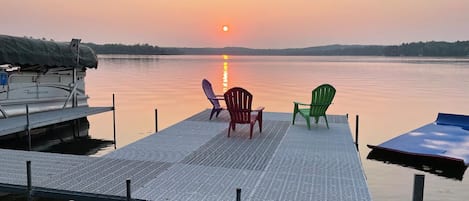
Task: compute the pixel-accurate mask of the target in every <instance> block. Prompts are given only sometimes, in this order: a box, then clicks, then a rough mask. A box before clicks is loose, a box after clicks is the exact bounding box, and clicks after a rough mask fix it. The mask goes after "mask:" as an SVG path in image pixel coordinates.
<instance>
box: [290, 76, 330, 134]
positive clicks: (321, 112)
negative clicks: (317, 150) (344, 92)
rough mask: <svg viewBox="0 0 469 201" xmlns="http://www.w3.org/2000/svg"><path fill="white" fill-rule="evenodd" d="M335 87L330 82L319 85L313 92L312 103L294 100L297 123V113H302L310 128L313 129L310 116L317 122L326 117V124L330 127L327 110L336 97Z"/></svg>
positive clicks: (294, 116)
mask: <svg viewBox="0 0 469 201" xmlns="http://www.w3.org/2000/svg"><path fill="white" fill-rule="evenodd" d="M334 95H335V88H334V87H333V86H332V85H330V84H323V85H321V86H318V87H317V88H316V89H314V90H313V92H312V97H311V104H305V103H300V102H293V103H294V104H295V107H294V109H293V121H292V124H295V118H296V114H297V113H300V114H301V116H303V117H304V118H305V119H306V124H307V125H308V129H311V125H310V117H314V120H315V122H316V124H317V123H318V121H319V117H321V116H322V117H324V119H325V120H326V126H327V128H329V124H328V123H327V116H326V110H327V108H328V107H329V105H330V104H331V103H332V99H334Z"/></svg>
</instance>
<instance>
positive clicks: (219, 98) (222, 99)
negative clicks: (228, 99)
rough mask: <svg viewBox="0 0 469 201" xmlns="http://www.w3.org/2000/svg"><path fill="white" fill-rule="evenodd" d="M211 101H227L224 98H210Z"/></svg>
mask: <svg viewBox="0 0 469 201" xmlns="http://www.w3.org/2000/svg"><path fill="white" fill-rule="evenodd" d="M209 99H211V100H225V99H224V98H217V97H215V98H209Z"/></svg>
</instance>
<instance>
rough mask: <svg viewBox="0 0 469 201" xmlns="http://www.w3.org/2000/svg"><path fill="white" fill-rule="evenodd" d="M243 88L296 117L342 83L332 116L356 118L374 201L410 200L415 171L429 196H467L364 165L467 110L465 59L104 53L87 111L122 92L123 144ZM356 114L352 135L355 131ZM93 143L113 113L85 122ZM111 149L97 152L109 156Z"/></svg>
mask: <svg viewBox="0 0 469 201" xmlns="http://www.w3.org/2000/svg"><path fill="white" fill-rule="evenodd" d="M203 78H207V79H208V80H210V81H211V82H212V85H213V87H214V90H215V91H216V92H217V93H219V94H221V93H223V92H224V91H225V90H227V89H229V88H231V87H234V86H241V87H243V88H246V89H247V90H249V91H250V92H251V93H252V94H253V95H254V105H255V106H256V105H262V106H265V108H266V110H267V111H272V112H292V110H293V104H292V102H293V101H303V102H309V101H310V98H311V97H310V96H311V90H312V89H313V88H315V87H316V86H318V85H320V84H322V83H329V84H332V85H333V86H335V87H336V89H337V94H336V97H335V99H334V104H333V105H332V106H331V107H330V108H329V110H328V113H329V114H349V115H352V116H355V115H357V114H358V115H360V155H361V158H362V162H363V166H364V169H365V173H366V177H367V181H368V184H369V187H370V191H371V193H372V197H373V199H374V200H396V201H401V200H411V199H412V185H413V175H414V174H416V173H418V174H425V175H426V183H425V200H427V201H430V200H467V199H469V191H468V189H469V182H468V180H467V179H463V180H462V181H456V180H453V179H447V178H443V177H439V176H435V175H432V174H429V173H425V172H420V171H418V170H414V169H410V168H405V167H401V166H398V165H392V164H384V163H382V162H378V161H371V160H367V159H366V156H367V154H368V152H369V149H368V148H367V147H366V144H373V145H377V144H380V143H382V142H384V141H386V140H388V139H390V138H392V137H395V136H397V135H400V134H402V133H404V132H407V131H410V130H413V129H415V128H417V127H420V126H422V125H424V124H427V123H429V122H432V121H434V120H435V118H436V115H437V114H438V112H447V113H457V114H469V104H468V103H469V59H440V58H424V59H422V58H405V59H402V58H386V57H273V56H229V57H228V58H224V57H223V56H125V55H111V56H109V55H106V56H100V58H99V67H98V69H97V70H88V71H87V77H86V87H87V89H86V90H87V92H88V94H89V95H90V97H91V99H90V100H89V104H90V105H91V106H104V105H111V104H112V94H113V93H114V94H115V95H116V109H117V111H116V118H117V146H118V147H122V146H125V145H126V144H129V143H132V142H134V141H136V140H138V139H141V138H143V137H145V136H147V135H149V134H151V133H153V132H154V130H155V124H154V110H155V108H157V109H158V116H159V117H158V118H159V120H158V121H159V122H158V126H159V129H160V130H161V129H164V128H166V127H168V126H171V125H173V124H175V123H177V122H179V121H181V120H183V119H185V118H187V117H190V116H191V115H193V114H195V113H198V112H200V111H201V110H203V109H206V108H210V107H211V105H210V104H209V102H208V101H207V99H206V97H205V95H204V94H203V92H202V89H201V80H202V79H203ZM354 119H355V118H351V120H350V125H351V129H352V130H355V128H354V125H355V122H354ZM89 121H90V130H89V133H90V135H91V136H92V137H93V138H99V139H112V129H113V128H112V113H105V114H100V115H96V116H92V117H89ZM111 150H112V148H111V147H109V148H107V149H104V150H102V151H100V152H98V153H97V154H96V155H102V154H105V153H108V152H109V151H111Z"/></svg>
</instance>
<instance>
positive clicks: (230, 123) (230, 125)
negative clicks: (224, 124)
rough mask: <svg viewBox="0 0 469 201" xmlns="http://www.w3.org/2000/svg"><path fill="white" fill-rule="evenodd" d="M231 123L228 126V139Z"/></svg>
mask: <svg viewBox="0 0 469 201" xmlns="http://www.w3.org/2000/svg"><path fill="white" fill-rule="evenodd" d="M231 124H232V123H231V122H230V125H229V126H228V137H230V132H231Z"/></svg>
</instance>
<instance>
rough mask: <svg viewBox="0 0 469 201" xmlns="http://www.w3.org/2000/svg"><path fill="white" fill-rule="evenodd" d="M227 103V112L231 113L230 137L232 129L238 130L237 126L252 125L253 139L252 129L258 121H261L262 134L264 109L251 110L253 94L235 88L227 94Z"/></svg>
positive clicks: (250, 136) (260, 129) (225, 95)
mask: <svg viewBox="0 0 469 201" xmlns="http://www.w3.org/2000/svg"><path fill="white" fill-rule="evenodd" d="M224 97H225V102H226V107H227V110H228V111H229V113H230V118H231V120H230V125H229V127H228V137H230V131H231V129H233V130H235V129H236V124H250V126H251V128H250V134H249V139H251V138H252V128H253V126H254V124H255V123H256V121H259V132H262V111H263V110H264V107H258V108H257V109H256V110H252V109H251V105H252V94H251V93H249V92H248V91H247V90H246V89H243V88H240V87H234V88H231V89H229V90H228V91H227V92H226V93H225V94H224Z"/></svg>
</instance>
